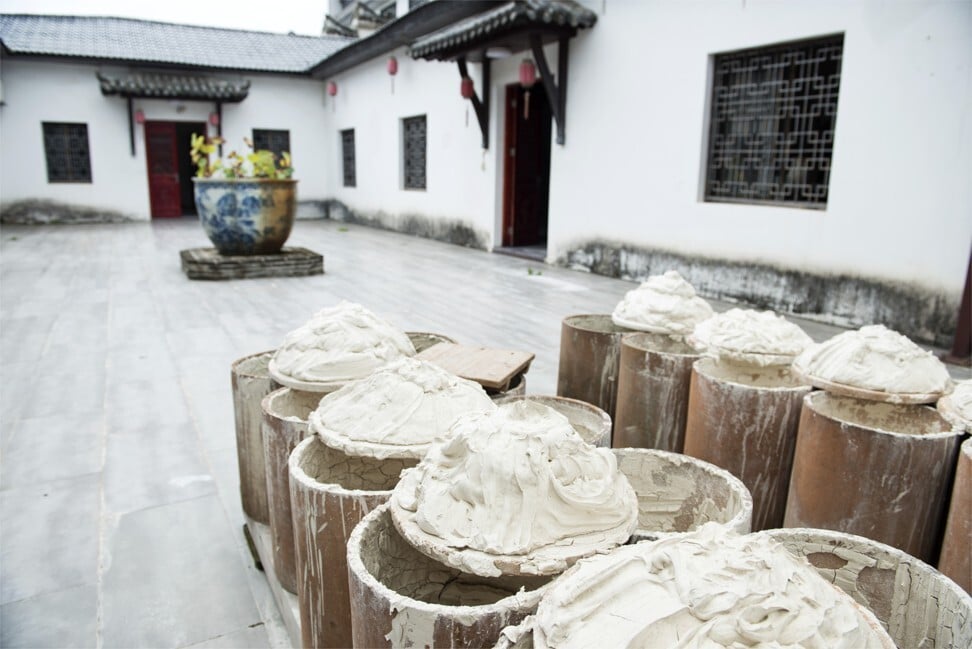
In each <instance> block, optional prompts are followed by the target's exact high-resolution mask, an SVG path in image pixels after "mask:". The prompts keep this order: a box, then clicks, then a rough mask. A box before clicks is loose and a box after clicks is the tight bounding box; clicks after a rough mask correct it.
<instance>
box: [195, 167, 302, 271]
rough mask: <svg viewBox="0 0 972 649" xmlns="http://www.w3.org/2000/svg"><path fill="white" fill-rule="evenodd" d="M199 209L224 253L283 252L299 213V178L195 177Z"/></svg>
mask: <svg viewBox="0 0 972 649" xmlns="http://www.w3.org/2000/svg"><path fill="white" fill-rule="evenodd" d="M192 180H193V182H194V183H195V196H196V210H197V211H198V212H199V222H200V223H202V227H203V230H204V231H205V232H206V236H207V237H209V240H210V241H212V242H213V245H214V246H216V250H218V251H219V253H220V254H222V255H266V254H272V253H275V252H280V249H281V248H282V247H283V245H284V242H285V241H287V237H289V236H290V230H291V228H292V227H293V225H294V216H295V214H296V212H297V181H296V180H291V179H282V180H274V179H269V178H245V179H233V178H193V179H192Z"/></svg>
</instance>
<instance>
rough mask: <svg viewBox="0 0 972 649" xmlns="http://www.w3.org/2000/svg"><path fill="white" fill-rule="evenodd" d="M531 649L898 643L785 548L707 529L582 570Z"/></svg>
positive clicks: (553, 595)
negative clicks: (533, 648)
mask: <svg viewBox="0 0 972 649" xmlns="http://www.w3.org/2000/svg"><path fill="white" fill-rule="evenodd" d="M510 631H511V632H512V631H513V630H512V629H511V630H510ZM519 631H520V633H522V631H523V630H522V629H520V630H519ZM516 635H517V634H515V633H508V634H507V636H508V637H515V636H516ZM533 646H534V647H535V649H574V648H578V649H580V648H584V649H586V648H588V647H628V648H632V649H633V648H646V649H647V648H655V647H672V648H675V647H680V648H686V649H688V648H691V649H709V648H713V647H753V646H759V647H821V648H822V647H827V648H828V649H830V648H832V649H870V648H875V649H877V648H887V649H891V648H893V647H894V643H893V642H892V641H891V638H890V637H889V636H888V635H887V633H886V632H885V631H884V630H883V628H882V627H881V625H880V622H878V620H877V618H876V617H874V615H873V614H872V613H871V612H870V611H868V610H867V609H865V608H863V607H862V606H860V605H858V604H857V603H856V602H855V601H854V600H853V599H852V598H851V597H850V596H849V595H847V594H846V593H844V592H843V591H841V590H840V589H839V588H837V587H836V586H834V585H833V584H830V583H828V582H827V581H826V580H824V579H823V578H822V577H821V576H820V575H819V574H818V573H817V571H816V570H815V569H814V568H813V567H812V566H811V565H810V564H809V563H807V562H806V561H805V560H802V559H798V558H796V557H794V556H793V555H791V554H790V553H789V552H787V550H786V549H785V548H784V547H783V546H782V545H780V544H779V543H777V542H775V541H772V540H770V539H768V538H766V537H761V536H756V535H746V536H737V535H735V534H732V533H728V532H726V530H725V529H724V528H722V527H720V526H719V525H717V524H715V523H708V524H706V525H705V526H703V527H702V528H700V529H699V530H698V531H696V532H694V533H692V534H687V535H684V536H680V537H676V538H670V539H664V540H660V541H655V542H650V543H638V544H635V545H628V546H624V547H621V548H617V549H615V550H613V551H611V552H610V553H609V554H607V555H602V556H597V557H592V558H589V559H585V560H583V561H580V562H578V563H577V565H575V566H574V567H573V568H571V569H570V571H568V572H567V573H566V574H564V575H563V576H562V577H560V578H558V579H557V580H556V581H554V582H553V584H552V585H551V587H550V590H549V591H548V592H547V593H546V594H545V595H544V597H543V599H542V600H541V601H540V606H539V607H538V609H537V613H536V617H535V619H534V621H533Z"/></svg>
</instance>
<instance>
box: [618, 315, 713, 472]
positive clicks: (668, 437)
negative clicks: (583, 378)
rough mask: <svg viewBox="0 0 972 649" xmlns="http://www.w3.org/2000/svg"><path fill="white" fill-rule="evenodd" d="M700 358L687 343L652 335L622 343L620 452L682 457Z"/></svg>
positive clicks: (636, 336) (626, 338)
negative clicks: (644, 451)
mask: <svg viewBox="0 0 972 649" xmlns="http://www.w3.org/2000/svg"><path fill="white" fill-rule="evenodd" d="M698 359H699V354H698V353H697V352H696V351H695V349H694V348H693V347H692V346H691V345H689V344H688V343H686V342H683V341H681V340H677V339H674V338H672V337H671V336H665V335H660V334H652V333H632V334H625V335H623V336H622V337H621V353H620V363H621V368H620V370H619V372H618V400H617V406H616V408H615V414H614V442H613V445H614V447H615V448H624V447H628V448H656V449H660V450H662V451H673V452H675V453H681V452H682V448H683V446H684V444H685V418H686V415H687V413H688V397H689V381H690V379H691V377H692V364H693V363H695V361H697V360H698Z"/></svg>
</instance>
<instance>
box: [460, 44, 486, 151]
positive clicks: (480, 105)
mask: <svg viewBox="0 0 972 649" xmlns="http://www.w3.org/2000/svg"><path fill="white" fill-rule="evenodd" d="M456 65H458V66H459V76H460V77H468V76H469V71H468V70H467V69H466V58H465V57H459V58H458V59H456ZM482 66H483V80H482V81H483V82H482V89H483V98H482V100H480V99H479V95H478V94H476V89H475V88H474V89H473V95H472V97H470V98H469V101H471V102H472V105H473V109H474V110H475V111H476V120H477V121H478V122H479V130H480V131H482V134H483V149H489V84H490V80H489V59H487V58H486V57H483V63H482Z"/></svg>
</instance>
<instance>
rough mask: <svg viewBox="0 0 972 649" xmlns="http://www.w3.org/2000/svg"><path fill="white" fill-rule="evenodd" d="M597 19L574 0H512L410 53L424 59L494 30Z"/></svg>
mask: <svg viewBox="0 0 972 649" xmlns="http://www.w3.org/2000/svg"><path fill="white" fill-rule="evenodd" d="M596 22H597V14H595V13H594V12H593V11H591V10H590V9H587V8H586V7H584V6H582V5H580V4H578V3H576V2H574V1H573V0H513V2H508V3H506V4H503V5H500V6H498V7H496V8H495V9H491V10H489V11H487V12H485V13H483V14H481V15H479V16H474V17H472V18H468V19H466V20H464V21H462V22H459V23H456V24H454V25H450V26H449V27H446V28H445V29H441V30H439V31H437V32H434V33H432V34H429V35H428V36H425V37H424V38H420V39H418V40H416V41H415V42H414V43H412V45H411V47H410V48H409V53H410V54H411V55H412V56H413V57H415V58H425V57H428V56H430V55H434V54H435V53H436V52H440V51H442V50H448V49H451V48H454V47H457V46H461V45H463V44H464V43H468V42H472V41H477V40H480V39H483V38H488V37H489V36H490V35H492V34H494V33H498V32H506V31H507V30H510V29H512V28H519V27H524V26H529V25H545V26H551V27H569V28H573V29H585V28H589V27H593V26H594V23H596Z"/></svg>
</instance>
